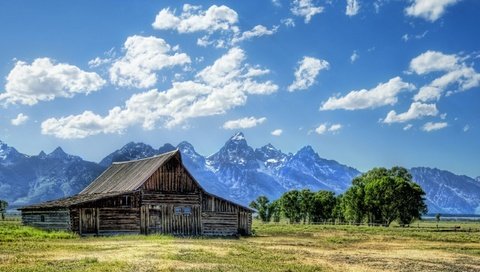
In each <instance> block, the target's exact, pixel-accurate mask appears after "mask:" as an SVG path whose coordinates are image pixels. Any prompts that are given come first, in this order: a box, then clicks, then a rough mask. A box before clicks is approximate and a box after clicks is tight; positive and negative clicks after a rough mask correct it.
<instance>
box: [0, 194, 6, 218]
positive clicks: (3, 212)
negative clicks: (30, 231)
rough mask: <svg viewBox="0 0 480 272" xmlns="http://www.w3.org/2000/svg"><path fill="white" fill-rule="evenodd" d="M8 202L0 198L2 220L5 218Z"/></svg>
mask: <svg viewBox="0 0 480 272" xmlns="http://www.w3.org/2000/svg"><path fill="white" fill-rule="evenodd" d="M7 207H8V202H7V201H5V200H1V199H0V214H1V215H2V220H5V212H6V211H7Z"/></svg>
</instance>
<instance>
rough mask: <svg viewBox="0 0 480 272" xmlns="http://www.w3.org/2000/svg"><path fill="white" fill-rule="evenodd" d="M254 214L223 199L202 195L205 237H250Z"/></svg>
mask: <svg viewBox="0 0 480 272" xmlns="http://www.w3.org/2000/svg"><path fill="white" fill-rule="evenodd" d="M251 216H252V214H251V212H250V211H249V210H247V209H244V208H242V207H241V206H239V205H235V204H234V203H231V202H229V201H225V200H223V199H221V198H218V197H215V196H212V195H209V194H203V195H202V230H203V234H204V235H225V236H228V235H236V234H243V235H250V234H251V224H252V218H251Z"/></svg>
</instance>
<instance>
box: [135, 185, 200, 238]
mask: <svg viewBox="0 0 480 272" xmlns="http://www.w3.org/2000/svg"><path fill="white" fill-rule="evenodd" d="M200 203H201V202H200V194H199V193H183V194H181V193H166V192H155V191H144V192H143V193H142V208H141V230H142V233H145V234H151V233H163V234H174V235H199V234H201V216H200V213H201V210H200V209H201V207H200Z"/></svg>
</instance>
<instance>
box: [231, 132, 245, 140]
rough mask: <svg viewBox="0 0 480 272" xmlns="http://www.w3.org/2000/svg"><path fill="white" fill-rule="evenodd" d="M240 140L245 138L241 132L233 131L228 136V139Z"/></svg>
mask: <svg viewBox="0 0 480 272" xmlns="http://www.w3.org/2000/svg"><path fill="white" fill-rule="evenodd" d="M241 140H245V136H244V135H243V133H242V132H237V133H235V135H233V136H232V137H231V138H230V141H241Z"/></svg>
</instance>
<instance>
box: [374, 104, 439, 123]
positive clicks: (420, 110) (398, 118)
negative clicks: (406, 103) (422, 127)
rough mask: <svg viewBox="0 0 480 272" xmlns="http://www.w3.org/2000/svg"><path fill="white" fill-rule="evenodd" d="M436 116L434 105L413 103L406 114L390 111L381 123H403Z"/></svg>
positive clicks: (436, 111)
mask: <svg viewBox="0 0 480 272" xmlns="http://www.w3.org/2000/svg"><path fill="white" fill-rule="evenodd" d="M437 114H438V110H437V106H436V105H435V104H422V103H420V102H413V103H412V104H411V105H410V108H409V109H408V111H407V112H404V113H400V114H397V113H396V112H395V111H394V110H392V111H390V112H389V113H388V114H387V117H385V119H384V120H383V122H384V123H387V124H391V123H405V122H408V121H410V120H414V119H418V118H421V117H424V116H436V115H437Z"/></svg>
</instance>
